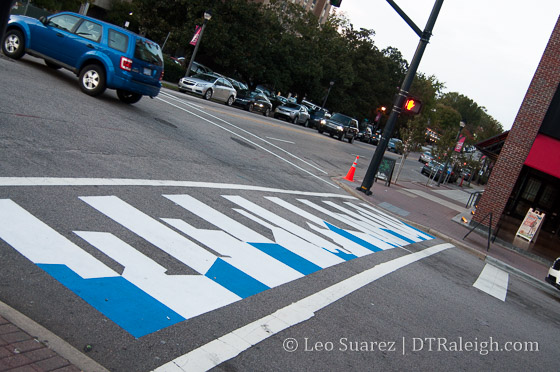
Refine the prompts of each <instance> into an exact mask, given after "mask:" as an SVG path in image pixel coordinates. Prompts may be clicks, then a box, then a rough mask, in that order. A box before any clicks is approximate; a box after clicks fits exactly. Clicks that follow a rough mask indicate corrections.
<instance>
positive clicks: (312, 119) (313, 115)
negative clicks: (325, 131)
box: [309, 109, 330, 128]
mask: <svg viewBox="0 0 560 372" xmlns="http://www.w3.org/2000/svg"><path fill="white" fill-rule="evenodd" d="M329 117H330V114H329V112H328V111H327V110H325V109H317V110H313V111H309V126H310V127H311V128H318V127H319V124H320V123H321V121H325V120H326V119H328V118H329Z"/></svg>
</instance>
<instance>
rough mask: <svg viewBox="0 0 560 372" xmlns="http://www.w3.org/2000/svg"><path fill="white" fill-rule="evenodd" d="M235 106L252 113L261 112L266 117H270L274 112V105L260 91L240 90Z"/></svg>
mask: <svg viewBox="0 0 560 372" xmlns="http://www.w3.org/2000/svg"><path fill="white" fill-rule="evenodd" d="M233 104H234V106H239V107H242V108H244V109H245V110H248V111H250V112H253V111H258V112H261V113H262V114H263V115H264V116H268V115H269V114H270V111H271V110H272V103H270V101H269V100H268V98H267V97H266V96H265V95H264V94H263V93H261V92H259V91H250V90H240V91H239V92H238V93H237V98H236V99H235V101H234V102H233Z"/></svg>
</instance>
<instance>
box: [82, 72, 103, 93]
mask: <svg viewBox="0 0 560 372" xmlns="http://www.w3.org/2000/svg"><path fill="white" fill-rule="evenodd" d="M79 79H80V88H81V89H82V91H83V92H84V93H85V94H88V95H90V96H98V95H100V94H101V93H103V92H104V91H105V88H106V84H105V70H104V69H103V67H101V66H99V65H87V66H86V67H84V68H82V70H81V71H80V76H79Z"/></svg>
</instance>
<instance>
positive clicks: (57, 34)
mask: <svg viewBox="0 0 560 372" xmlns="http://www.w3.org/2000/svg"><path fill="white" fill-rule="evenodd" d="M56 36H58V37H64V35H63V34H61V33H60V32H57V33H56Z"/></svg>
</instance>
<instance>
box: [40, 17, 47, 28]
mask: <svg viewBox="0 0 560 372" xmlns="http://www.w3.org/2000/svg"><path fill="white" fill-rule="evenodd" d="M39 22H41V23H42V24H44V25H45V26H46V25H47V17H45V16H40V17H39Z"/></svg>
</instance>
